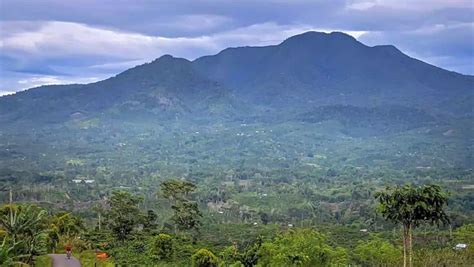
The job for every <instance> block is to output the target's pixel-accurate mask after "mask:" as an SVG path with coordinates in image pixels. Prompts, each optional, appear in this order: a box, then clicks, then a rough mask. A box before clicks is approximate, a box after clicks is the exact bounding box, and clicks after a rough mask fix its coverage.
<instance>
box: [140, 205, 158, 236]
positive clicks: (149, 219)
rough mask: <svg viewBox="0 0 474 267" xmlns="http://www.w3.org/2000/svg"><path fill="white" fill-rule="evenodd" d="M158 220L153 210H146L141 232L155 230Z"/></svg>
mask: <svg viewBox="0 0 474 267" xmlns="http://www.w3.org/2000/svg"><path fill="white" fill-rule="evenodd" d="M157 219H158V215H156V213H155V212H154V211H153V210H148V211H147V213H146V215H145V216H144V217H143V230H144V231H152V230H155V229H156V227H157V225H158V224H157V222H156V220H157Z"/></svg>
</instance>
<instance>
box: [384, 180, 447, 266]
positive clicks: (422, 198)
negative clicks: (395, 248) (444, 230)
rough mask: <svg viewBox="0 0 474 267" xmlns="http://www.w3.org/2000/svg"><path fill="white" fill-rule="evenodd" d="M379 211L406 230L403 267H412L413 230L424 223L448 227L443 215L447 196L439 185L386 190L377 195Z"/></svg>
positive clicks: (404, 231) (406, 186) (398, 187)
mask: <svg viewBox="0 0 474 267" xmlns="http://www.w3.org/2000/svg"><path fill="white" fill-rule="evenodd" d="M375 198H376V199H378V201H379V203H380V204H379V207H378V210H379V212H380V213H381V214H382V216H383V217H384V218H385V219H386V220H390V221H392V222H394V223H400V224H402V226H403V266H407V264H408V266H410V267H411V266H412V254H413V253H412V235H413V229H414V228H415V227H417V226H419V225H420V224H421V223H423V222H429V223H431V224H439V223H441V222H442V223H448V222H449V219H448V216H447V215H446V213H445V212H444V206H445V205H446V204H447V201H448V195H447V193H445V192H443V191H442V190H441V187H439V186H438V185H424V186H420V187H413V186H411V185H405V186H397V187H395V188H387V189H386V190H385V191H382V192H377V193H376V194H375Z"/></svg>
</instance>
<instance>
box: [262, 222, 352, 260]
mask: <svg viewBox="0 0 474 267" xmlns="http://www.w3.org/2000/svg"><path fill="white" fill-rule="evenodd" d="M260 256H261V257H260V260H259V261H258V263H259V264H261V265H262V266H330V265H345V264H347V262H348V260H347V252H346V250H345V249H343V248H333V247H331V246H329V244H328V243H327V241H326V237H325V236H324V235H322V234H321V233H319V232H316V231H314V230H311V229H302V230H292V231H288V232H285V233H283V234H281V235H279V236H278V237H276V238H275V239H274V240H273V241H272V242H265V243H263V244H262V247H261V249H260Z"/></svg>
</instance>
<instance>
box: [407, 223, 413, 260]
mask: <svg viewBox="0 0 474 267" xmlns="http://www.w3.org/2000/svg"><path fill="white" fill-rule="evenodd" d="M408 266H409V267H412V266H413V225H411V224H410V225H408Z"/></svg>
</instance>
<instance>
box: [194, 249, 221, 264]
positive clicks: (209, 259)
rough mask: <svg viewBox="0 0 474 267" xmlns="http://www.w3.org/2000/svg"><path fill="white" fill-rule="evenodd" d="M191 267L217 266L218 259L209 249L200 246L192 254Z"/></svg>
mask: <svg viewBox="0 0 474 267" xmlns="http://www.w3.org/2000/svg"><path fill="white" fill-rule="evenodd" d="M192 261H193V267H217V266H219V259H218V258H217V257H216V255H214V253H212V252H211V251H209V250H207V249H205V248H202V249H200V250H198V252H196V253H194V255H193V256H192Z"/></svg>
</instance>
